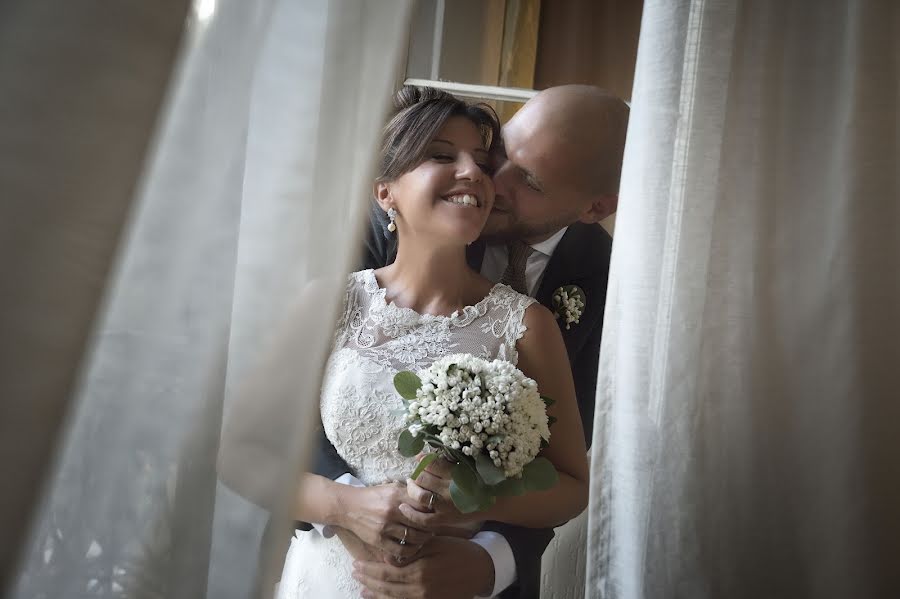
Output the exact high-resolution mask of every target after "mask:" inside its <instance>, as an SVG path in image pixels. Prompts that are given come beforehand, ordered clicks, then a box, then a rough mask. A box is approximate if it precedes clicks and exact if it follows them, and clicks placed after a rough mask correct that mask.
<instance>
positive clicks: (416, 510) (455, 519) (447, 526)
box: [400, 459, 481, 538]
mask: <svg viewBox="0 0 900 599" xmlns="http://www.w3.org/2000/svg"><path fill="white" fill-rule="evenodd" d="M451 468H453V464H452V463H451V462H448V461H447V460H445V459H439V460H435V461H433V462H432V463H431V464H429V466H428V468H426V469H425V470H424V471H423V472H422V473H421V474H420V475H419V476H418V477H417V479H416V480H411V479H410V480H407V481H406V492H407V495H408V496H409V497H408V499H407V504H404V505H401V506H400V511H401V513H402V514H403V515H404V516H406V518H407V519H408V520H409V521H410V522H411V523H412V524H413V525H414V526H416V527H417V528H420V529H422V530H426V531H428V532H431V533H434V534H438V535H444V536H455V537H463V538H470V537H471V536H472V535H473V534H475V532H477V531H478V530H479V529H480V528H481V522H480V520H479V519H478V516H477V515H475V514H463V513H461V512H460V511H459V510H458V509H456V506H455V505H454V504H453V500H452V499H451V498H450V480H451V477H450V470H451ZM409 504H411V505H409ZM422 506H424V509H423V507H422Z"/></svg>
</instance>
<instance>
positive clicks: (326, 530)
mask: <svg viewBox="0 0 900 599" xmlns="http://www.w3.org/2000/svg"><path fill="white" fill-rule="evenodd" d="M334 482H336V483H341V484H342V485H350V486H351V487H365V486H366V485H365V484H363V482H362V481H361V480H359V479H358V478H356V477H355V476H353V475H352V474H350V473H349V472H345V473H344V474H342V475H340V476H339V477H337V478H336V479H334ZM310 524H312V527H313V528H315V529H316V530H317V531H319V534H320V535H322V536H323V537H325V538H326V539H330V538H331V537H333V536H334V529H333V528H332V527H331V526H329V525H328V524H319V523H318V522H310ZM501 538H502V537H501Z"/></svg>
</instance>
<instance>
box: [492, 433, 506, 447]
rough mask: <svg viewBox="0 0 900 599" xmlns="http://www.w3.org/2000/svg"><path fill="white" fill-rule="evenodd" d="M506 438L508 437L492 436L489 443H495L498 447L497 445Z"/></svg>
mask: <svg viewBox="0 0 900 599" xmlns="http://www.w3.org/2000/svg"><path fill="white" fill-rule="evenodd" d="M505 438H506V435H491V436H490V437H488V443H494V444H495V445H496V444H497V443H500V442H501V441H503V439H505Z"/></svg>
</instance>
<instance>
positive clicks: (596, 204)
mask: <svg viewBox="0 0 900 599" xmlns="http://www.w3.org/2000/svg"><path fill="white" fill-rule="evenodd" d="M618 206H619V195H618V194H604V195H600V196H594V198H593V199H592V200H591V203H590V205H588V207H587V208H586V209H585V210H584V212H582V213H581V216H579V217H578V220H579V221H581V222H583V223H599V222H600V221H601V220H603V219H604V218H606V217H607V216H609V215H610V214H613V213H614V212H615V211H616V208H618Z"/></svg>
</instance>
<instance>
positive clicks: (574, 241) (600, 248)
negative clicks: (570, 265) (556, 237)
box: [557, 222, 612, 266]
mask: <svg viewBox="0 0 900 599" xmlns="http://www.w3.org/2000/svg"><path fill="white" fill-rule="evenodd" d="M557 251H558V252H560V253H561V257H562V258H563V259H564V260H566V261H569V260H577V261H579V262H583V261H587V262H589V263H591V264H592V265H593V266H596V265H603V264H606V265H608V264H609V259H610V256H611V255H612V236H611V235H610V234H609V233H608V232H607V231H606V229H604V228H603V227H602V226H600V225H599V224H597V223H581V222H577V223H573V224H571V225H569V228H568V230H567V231H566V234H565V235H564V236H563V238H562V240H561V242H560V244H559V246H558V247H557Z"/></svg>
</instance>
